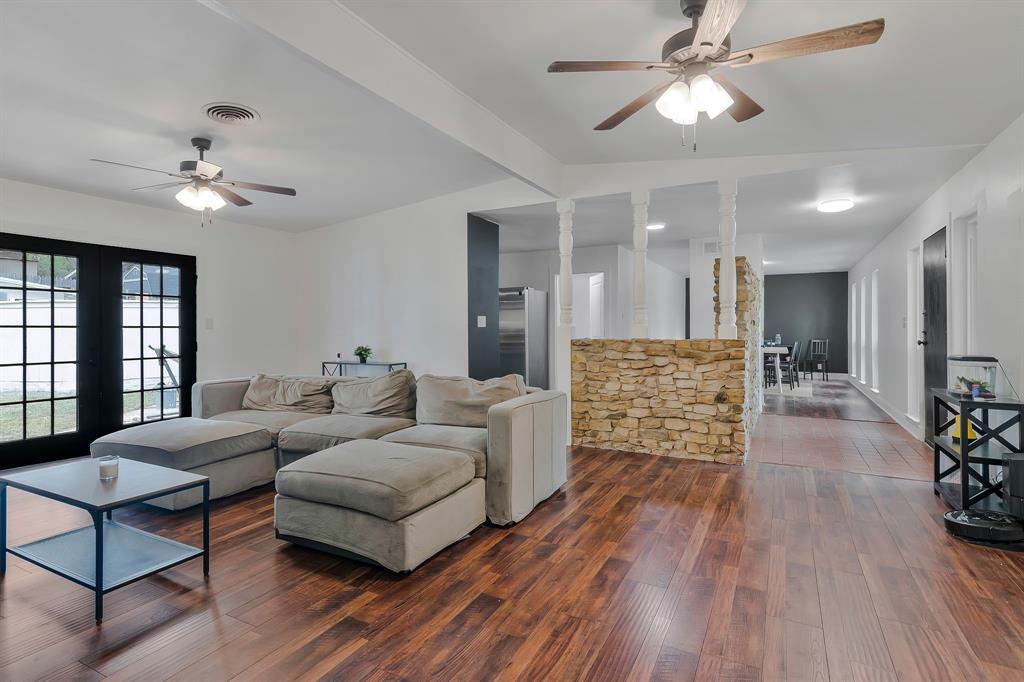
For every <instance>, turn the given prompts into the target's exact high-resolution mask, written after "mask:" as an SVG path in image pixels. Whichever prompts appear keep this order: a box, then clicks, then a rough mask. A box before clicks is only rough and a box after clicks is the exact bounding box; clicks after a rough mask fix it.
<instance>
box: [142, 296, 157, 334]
mask: <svg viewBox="0 0 1024 682" xmlns="http://www.w3.org/2000/svg"><path fill="white" fill-rule="evenodd" d="M142 324H144V325H145V326H147V327H159V326H160V297H159V296H143V298H142Z"/></svg>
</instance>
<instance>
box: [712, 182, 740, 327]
mask: <svg viewBox="0 0 1024 682" xmlns="http://www.w3.org/2000/svg"><path fill="white" fill-rule="evenodd" d="M718 245H719V253H720V254H721V265H720V266H719V274H718V303H719V311H720V312H719V316H718V320H719V323H718V330H717V333H718V338H720V339H735V338H736V337H737V336H738V335H739V330H738V329H737V328H736V180H719V181H718Z"/></svg>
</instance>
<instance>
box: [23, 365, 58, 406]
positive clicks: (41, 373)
mask: <svg viewBox="0 0 1024 682" xmlns="http://www.w3.org/2000/svg"><path fill="white" fill-rule="evenodd" d="M50 389H51V384H50V365H28V366H27V367H26V368H25V393H26V395H25V399H26V400H49V399H50V397H51V395H52V394H51V393H50Z"/></svg>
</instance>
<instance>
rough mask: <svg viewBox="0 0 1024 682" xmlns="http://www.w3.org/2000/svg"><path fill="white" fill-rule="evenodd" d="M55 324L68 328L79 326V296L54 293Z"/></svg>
mask: <svg viewBox="0 0 1024 682" xmlns="http://www.w3.org/2000/svg"><path fill="white" fill-rule="evenodd" d="M53 323H54V324H58V325H65V326H68V327H74V326H75V325H77V324H78V294H75V293H71V292H68V291H56V292H54V294H53Z"/></svg>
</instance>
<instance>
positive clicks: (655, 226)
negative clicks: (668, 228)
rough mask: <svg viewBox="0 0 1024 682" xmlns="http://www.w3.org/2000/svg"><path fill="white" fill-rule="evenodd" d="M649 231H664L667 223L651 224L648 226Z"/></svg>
mask: <svg viewBox="0 0 1024 682" xmlns="http://www.w3.org/2000/svg"><path fill="white" fill-rule="evenodd" d="M647 229H648V230H664V229H665V223H651V224H650V225H648V226H647Z"/></svg>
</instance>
